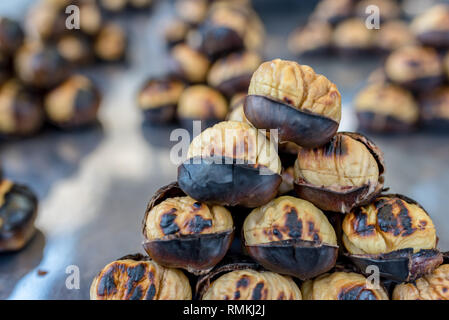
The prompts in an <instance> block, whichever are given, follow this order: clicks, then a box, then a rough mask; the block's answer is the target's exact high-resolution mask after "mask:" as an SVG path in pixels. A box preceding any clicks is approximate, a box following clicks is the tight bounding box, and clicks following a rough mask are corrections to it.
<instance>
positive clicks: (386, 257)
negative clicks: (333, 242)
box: [342, 195, 443, 282]
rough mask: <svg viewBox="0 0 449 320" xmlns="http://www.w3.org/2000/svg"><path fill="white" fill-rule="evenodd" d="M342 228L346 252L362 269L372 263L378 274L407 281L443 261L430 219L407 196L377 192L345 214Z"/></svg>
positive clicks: (363, 271)
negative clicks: (371, 199)
mask: <svg viewBox="0 0 449 320" xmlns="http://www.w3.org/2000/svg"><path fill="white" fill-rule="evenodd" d="M342 229H343V244H344V246H345V248H346V250H347V251H348V256H349V258H350V259H351V261H352V262H353V263H354V264H355V265H356V266H357V267H358V268H359V269H360V271H361V272H362V273H365V272H366V268H367V267H368V266H370V265H375V266H377V267H378V268H379V272H380V275H381V276H382V277H384V278H387V279H392V280H395V281H407V282H408V281H413V280H415V279H417V278H419V277H421V276H423V275H425V274H428V273H430V272H432V271H433V270H434V269H435V268H436V267H438V266H439V265H440V264H442V263H443V256H442V254H441V253H440V252H439V251H437V250H436V249H435V247H436V243H437V236H436V231H435V226H434V224H433V222H432V219H431V218H430V217H429V215H428V214H427V212H426V211H425V210H424V209H423V208H422V207H421V206H420V205H419V204H418V203H417V202H415V201H413V200H411V199H409V198H407V197H404V196H401V195H381V196H379V197H377V198H376V199H374V201H373V202H372V203H371V204H368V205H365V206H361V207H358V208H356V209H353V210H352V211H351V213H349V214H348V215H346V216H345V218H344V220H343V227H342Z"/></svg>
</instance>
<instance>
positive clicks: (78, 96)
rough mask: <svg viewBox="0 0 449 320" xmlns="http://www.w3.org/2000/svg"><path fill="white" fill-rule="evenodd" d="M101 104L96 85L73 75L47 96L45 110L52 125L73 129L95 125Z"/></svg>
mask: <svg viewBox="0 0 449 320" xmlns="http://www.w3.org/2000/svg"><path fill="white" fill-rule="evenodd" d="M100 103H101V94H100V91H99V89H98V88H97V87H96V85H95V84H94V83H93V82H92V81H91V80H90V79H89V78H87V77H85V76H82V75H73V76H71V77H70V78H68V79H67V80H66V81H64V82H63V83H62V84H60V85H59V86H57V87H56V88H54V89H53V90H51V91H50V92H49V93H48V94H47V95H46V96H45V100H44V108H45V113H46V115H47V119H48V120H49V121H50V122H51V123H52V124H54V125H56V126H58V127H60V128H65V129H73V128H77V127H81V126H85V125H89V124H93V123H95V122H96V121H97V113H98V110H99V108H100Z"/></svg>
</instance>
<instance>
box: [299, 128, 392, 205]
mask: <svg viewBox="0 0 449 320" xmlns="http://www.w3.org/2000/svg"><path fill="white" fill-rule="evenodd" d="M294 168H295V182H294V185H295V191H296V193H297V194H298V196H299V197H300V198H302V199H305V200H308V201H310V202H312V203H313V204H314V205H316V206H317V207H318V208H320V209H322V210H325V211H333V212H341V213H348V212H350V211H351V210H352V209H353V208H355V207H357V206H359V205H363V204H366V203H368V202H370V201H371V199H373V198H374V197H375V196H377V195H378V194H379V193H380V192H381V191H382V189H383V182H384V177H383V173H384V161H383V154H382V152H381V151H380V149H379V148H378V147H377V146H376V145H375V144H374V143H373V142H371V141H370V140H369V139H368V138H366V137H365V136H363V135H361V134H358V133H351V132H339V133H337V134H336V135H335V136H334V137H333V138H332V140H331V141H329V142H328V143H327V144H326V145H324V146H322V147H320V148H315V149H300V150H299V152H298V156H297V159H296V161H295V167H294Z"/></svg>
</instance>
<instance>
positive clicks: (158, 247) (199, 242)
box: [143, 182, 234, 275]
mask: <svg viewBox="0 0 449 320" xmlns="http://www.w3.org/2000/svg"><path fill="white" fill-rule="evenodd" d="M185 196H186V194H185V193H184V192H183V191H182V190H181V189H180V188H179V186H178V183H176V182H174V183H171V184H169V185H167V186H165V187H162V188H161V189H159V190H158V191H157V192H156V194H155V195H154V196H153V198H152V199H151V200H150V202H149V203H148V206H147V210H146V212H145V217H144V219H143V235H144V238H145V240H144V242H143V247H144V249H145V251H146V252H147V253H148V255H149V256H150V257H151V258H152V259H153V260H155V261H156V262H158V263H160V264H161V265H164V266H167V267H172V268H183V269H186V270H188V271H189V272H191V273H194V274H197V275H198V274H204V273H207V272H208V271H210V270H211V269H212V268H213V267H214V266H215V265H216V264H217V263H218V262H220V260H221V259H222V258H223V257H224V256H225V254H226V252H227V251H228V249H229V247H230V245H231V243H232V240H233V238H234V228H233V227H232V229H230V230H225V231H221V232H218V233H217V232H215V233H207V234H204V233H201V232H199V233H192V234H184V235H179V234H173V235H170V234H169V235H167V236H164V237H163V238H160V239H151V240H150V239H148V238H147V234H146V228H147V226H146V223H147V219H148V215H149V214H150V212H151V210H152V209H153V208H154V207H155V206H157V205H158V204H160V203H161V202H163V201H164V200H166V199H168V198H174V197H185ZM195 204H198V205H199V207H198V209H199V208H201V204H200V203H198V202H197V203H195ZM195 208H196V207H195ZM170 212H171V211H170ZM170 212H168V216H170ZM197 217H199V218H200V219H201V216H195V218H197ZM168 220H169V219H168ZM192 221H193V220H191V221H190V222H192ZM209 221H210V220H207V221H206V220H203V221H202V222H209ZM170 222H171V223H165V225H164V226H165V229H173V228H177V229H179V227H178V226H177V225H176V224H175V221H174V220H173V221H171V220H170ZM161 224H162V222H161Z"/></svg>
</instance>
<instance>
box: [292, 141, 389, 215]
mask: <svg viewBox="0 0 449 320" xmlns="http://www.w3.org/2000/svg"><path fill="white" fill-rule="evenodd" d="M338 134H342V135H347V136H349V137H351V138H353V139H355V140H356V141H359V142H361V143H363V144H364V145H365V146H366V147H367V148H368V150H369V151H370V152H371V154H372V155H373V156H374V159H375V160H376V162H377V164H378V168H379V181H378V184H377V186H376V187H375V188H374V190H370V186H369V185H363V186H360V187H352V188H350V189H348V190H345V191H340V192H338V191H334V190H330V189H327V188H324V187H320V186H315V185H313V184H310V183H308V182H307V181H305V180H304V179H296V180H295V182H294V189H295V192H296V194H297V195H298V196H299V197H300V198H302V199H305V200H308V201H310V202H312V203H313V204H315V205H316V206H317V207H319V208H320V209H322V210H324V211H332V212H341V213H347V212H349V211H350V210H351V209H353V208H355V207H357V206H360V205H364V204H367V203H369V202H370V201H371V200H372V199H373V198H375V197H376V196H377V195H379V194H380V193H381V192H382V190H383V186H384V184H383V183H384V178H383V173H384V171H385V165H384V160H383V154H382V151H381V150H380V149H379V148H378V147H377V146H376V145H375V144H374V143H373V142H372V141H371V140H369V139H368V138H366V137H365V136H363V135H361V134H359V133H353V132H340V133H338ZM330 143H332V141H331V142H330Z"/></svg>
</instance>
